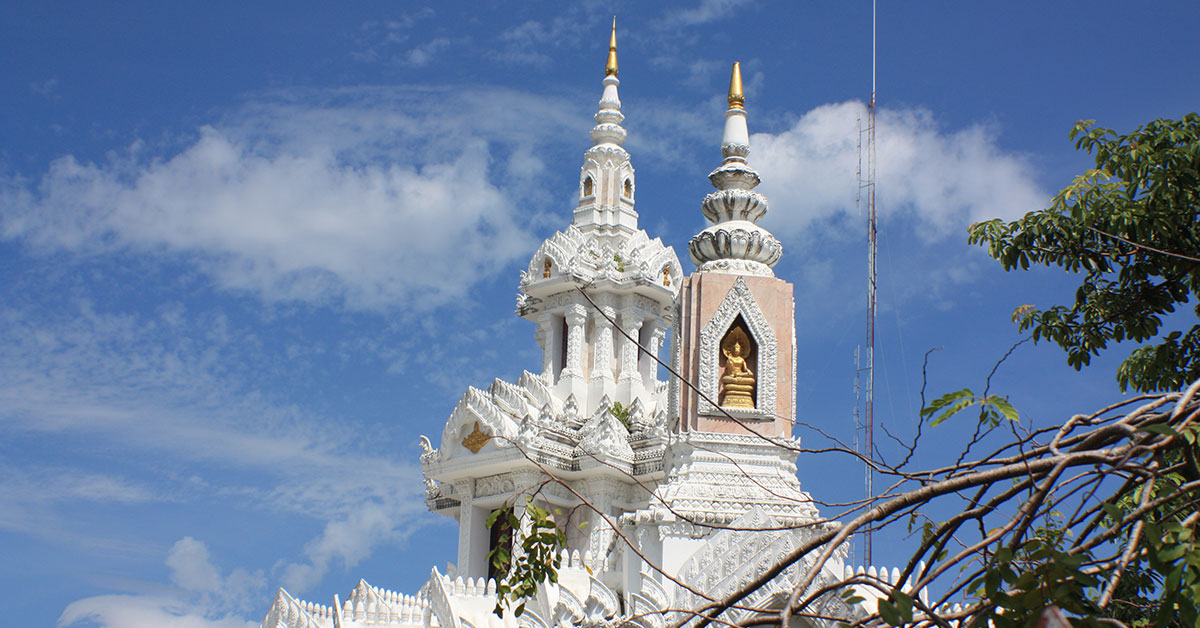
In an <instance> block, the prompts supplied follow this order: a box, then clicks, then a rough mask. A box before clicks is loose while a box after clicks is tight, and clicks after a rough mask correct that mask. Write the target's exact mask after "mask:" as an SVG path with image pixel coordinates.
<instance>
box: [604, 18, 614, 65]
mask: <svg viewBox="0 0 1200 628" xmlns="http://www.w3.org/2000/svg"><path fill="white" fill-rule="evenodd" d="M616 75H617V16H615V15H614V16H613V23H612V36H611V37H609V39H608V63H607V64H605V66H604V76H616Z"/></svg>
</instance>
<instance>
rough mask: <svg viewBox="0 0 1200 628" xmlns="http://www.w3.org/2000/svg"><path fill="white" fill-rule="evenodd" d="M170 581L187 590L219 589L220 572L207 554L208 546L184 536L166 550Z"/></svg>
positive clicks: (210, 590)
mask: <svg viewBox="0 0 1200 628" xmlns="http://www.w3.org/2000/svg"><path fill="white" fill-rule="evenodd" d="M167 567H168V568H170V569H171V582H174V583H175V584H177V585H179V586H181V587H183V588H184V589H187V590H189V591H207V592H214V591H219V590H220V589H221V582H222V580H221V574H220V573H219V572H218V571H217V566H216V565H214V564H212V561H211V560H210V559H209V556H208V547H207V546H205V545H204V543H201V542H200V541H197V540H196V539H193V538H192V537H190V536H185V537H183V538H182V539H179V540H178V541H176V542H175V545H173V546H171V551H169V552H167Z"/></svg>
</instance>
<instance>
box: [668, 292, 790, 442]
mask: <svg viewBox="0 0 1200 628" xmlns="http://www.w3.org/2000/svg"><path fill="white" fill-rule="evenodd" d="M738 277H739V275H733V274H726V273H696V274H693V275H692V276H691V277H688V278H687V279H685V280H684V286H683V290H682V291H681V294H680V320H679V323H678V325H679V333H680V338H681V342H680V356H679V357H680V362H681V363H680V365H679V366H680V375H682V376H683V378H684V379H685V380H686V381H689V382H693V383H696V382H699V381H700V377H701V373H700V355H699V352H700V350H701V349H700V347H701V342H700V333H701V330H703V329H704V327H705V325H707V324H708V322H709V320H711V319H712V318H713V315H714V313H715V312H716V310H717V308H718V307H719V306H720V305H721V302H722V301H723V300H724V299H725V296H726V295H727V294H728V293H729V290H730V288H732V287H733V284H734V282H736V281H737V279H738ZM741 278H742V280H743V281H745V282H746V285H747V287H748V288H749V289H750V293H751V295H753V297H754V300H755V301H756V302H757V304H758V307H759V309H760V310H762V313H763V316H764V317H765V318H766V319H767V322H768V324H769V325H770V327H771V329H772V330H773V331H774V332H775V338H776V340H777V343H778V355H777V356H776V360H777V363H776V369H775V372H776V380H777V382H778V384H777V392H776V403H775V407H774V408H761V407H760V408H758V409H759V410H763V411H766V412H770V413H771V414H773V415H774V417H773V418H766V419H742V422H743V423H745V424H748V425H750V426H752V428H753V429H754V431H756V432H758V433H759V434H762V435H766V436H788V435H790V434H791V432H792V426H793V423H794V421H795V417H794V416H793V409H794V403H793V396H794V395H795V383H794V382H793V381H792V378H793V376H794V373H795V363H796V356H795V342H794V338H795V334H796V324H795V308H796V305H795V299H794V296H793V287H792V284H790V283H788V282H786V281H784V280H782V279H779V278H776V277H753V276H741ZM755 341H756V342H758V341H759V340H758V339H755ZM718 350H719V349H718ZM758 353H759V359H760V360H761V359H762V357H761V356H762V351H761V348H760V350H759V351H758ZM723 362H724V361H723V360H714V361H713V363H714V364H722V363H723ZM718 368H719V367H718ZM762 370H763V369H762V365H761V364H760V365H759V369H758V371H759V372H761V371H762ZM714 376H716V377H720V373H716V374H714ZM759 386H760V388H761V382H760V383H759ZM713 401H714V402H716V401H717V400H716V399H713ZM679 402H680V403H679V408H680V417H681V418H680V429H681V430H697V431H703V432H725V433H748V430H747V429H746V428H745V427H743V426H742V425H740V424H739V423H738V422H736V421H733V420H730V419H729V418H727V417H725V416H706V415H701V414H700V413H699V397H698V396H697V394H696V392H695V391H694V390H692V389H691V388H689V387H687V386H683V387H682V388H681V391H680V400H679Z"/></svg>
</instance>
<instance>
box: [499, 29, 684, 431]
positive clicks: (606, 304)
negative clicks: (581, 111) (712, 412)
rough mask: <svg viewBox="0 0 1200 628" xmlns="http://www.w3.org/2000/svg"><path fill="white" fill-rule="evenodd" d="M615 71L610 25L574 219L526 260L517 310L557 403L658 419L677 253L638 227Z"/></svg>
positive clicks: (677, 269)
mask: <svg viewBox="0 0 1200 628" xmlns="http://www.w3.org/2000/svg"><path fill="white" fill-rule="evenodd" d="M617 72H618V68H617V34H616V27H615V25H614V28H613V33H612V37H611V39H610V40H609V50H608V63H607V65H606V67H605V74H604V93H603V95H602V96H601V97H600V104H599V106H600V109H599V111H598V112H597V113H596V116H595V118H596V126H594V127H592V133H591V139H592V142H594V145H593V146H592V147H591V148H589V149H588V150H587V152H586V153H584V160H583V167H582V168H581V169H580V173H579V203H578V205H577V206H576V208H575V216H574V219H573V220H572V223H571V226H570V227H568V228H567V229H566V231H561V232H559V233H556V234H554V235H553V236H551V237H550V238H549V239H548V240H546V241H545V242H544V243H543V244H542V246H541V247H540V248H538V250H537V253H535V254H534V256H533V259H532V260H530V262H529V268H528V270H527V271H526V272H525V273H523V274H522V276H521V295H520V296H519V297H518V299H517V312H518V313H519V314H520V315H521V316H523V317H525V318H527V319H529V320H531V321H534V322H535V323H537V325H538V344H540V345H541V347H542V377H543V378H544V379H545V380H546V382H547V383H548V384H549V385H550V386H551V387H553V389H554V390H555V391H556V392H557V393H559V394H560V395H561V396H562V397H563V398H564V399H567V398H573V399H574V403H575V404H576V405H577V406H578V407H579V408H580V411H582V412H584V413H591V412H594V411H595V409H596V408H597V407H599V406H607V405H609V404H610V403H612V402H617V403H620V404H622V405H623V406H630V405H632V404H638V405H639V406H640V408H641V409H642V410H643V411H644V412H648V413H651V414H653V413H656V412H660V411H665V404H664V403H663V402H664V401H665V397H663V396H662V395H661V394H660V393H661V392H662V391H659V390H658V387H659V381H658V378H657V373H658V365H657V364H656V363H655V361H654V360H653V358H652V357H651V356H652V355H657V354H658V351H659V349H660V348H661V347H662V346H663V340H664V339H665V337H666V332H667V329H668V327H669V326H670V315H671V309H672V306H673V304H674V301H675V295H676V294H677V293H678V291H679V282H680V280H681V278H682V276H683V270H682V268H681V267H680V265H679V260H678V258H677V257H676V256H675V252H674V250H672V249H670V248H669V247H666V246H664V245H663V243H662V241H661V240H659V239H658V238H655V239H653V240H652V239H650V237H649V236H648V235H646V232H645V231H642V230H639V229H638V222H637V220H638V214H637V212H636V211H634V194H635V193H636V190H637V184H636V182H635V179H634V172H633V164H631V163H630V161H629V153H628V152H626V150H625V149H624V148H622V146H621V143H622V142H624V141H625V136H626V131H625V128H624V127H622V126H621V122H623V121H624V120H625V116H624V115H623V114H622V113H621V99H620V96H619V95H618V94H617V86H618V85H620V83H621V81H620V80H619V79H618V78H617ZM585 287H586V291H587V296H585V295H584V294H583V293H582V292H581V289H583V288H585ZM638 345H641V346H643V347H647V348H648V351H641V350H639V349H638Z"/></svg>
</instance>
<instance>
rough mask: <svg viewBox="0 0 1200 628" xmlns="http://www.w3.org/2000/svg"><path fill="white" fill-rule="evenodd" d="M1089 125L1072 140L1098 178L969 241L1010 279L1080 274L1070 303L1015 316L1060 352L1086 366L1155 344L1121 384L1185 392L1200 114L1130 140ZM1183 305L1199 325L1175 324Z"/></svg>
mask: <svg viewBox="0 0 1200 628" xmlns="http://www.w3.org/2000/svg"><path fill="white" fill-rule="evenodd" d="M1093 124H1094V121H1091V120H1088V121H1081V122H1078V123H1077V124H1076V125H1075V127H1074V128H1073V129H1072V130H1071V139H1072V140H1074V141H1075V146H1076V148H1077V149H1080V150H1084V151H1087V152H1088V153H1090V154H1094V155H1095V162H1096V167H1095V168H1094V169H1090V170H1088V171H1087V172H1085V173H1083V174H1081V175H1079V176H1078V177H1076V178H1075V180H1074V182H1073V183H1071V185H1069V186H1067V187H1066V188H1065V189H1063V190H1062V191H1061V192H1059V193H1058V194H1057V195H1056V196H1055V197H1054V198H1053V200H1052V201H1051V205H1050V207H1048V208H1046V209H1042V210H1038V211H1033V212H1030V213H1028V214H1026V215H1025V216H1024V217H1022V218H1020V219H1018V220H1014V221H1012V222H1005V221H1003V220H999V219H996V220H989V221H986V222H980V223H976V224H974V225H972V226H971V227H970V229H969V240H970V242H971V243H972V244H979V245H986V246H987V247H988V252H989V253H990V254H991V256H992V257H994V258H995V259H996V260H998V261H999V262H1000V263H1001V264H1002V265H1003V266H1004V268H1005V270H1013V269H1017V268H1020V269H1022V270H1026V269H1028V268H1029V267H1030V266H1031V265H1044V266H1057V267H1060V268H1063V269H1064V270H1067V271H1069V272H1072V273H1082V274H1083V281H1082V283H1081V284H1080V286H1079V288H1078V289H1077V290H1076V292H1075V302H1074V303H1073V304H1071V305H1055V306H1051V307H1047V308H1044V309H1043V308H1038V307H1034V306H1022V307H1020V308H1017V311H1016V312H1014V314H1013V318H1014V320H1015V321H1016V322H1018V323H1019V325H1020V328H1021V330H1022V331H1026V330H1030V331H1032V334H1033V338H1034V339H1035V341H1037V340H1041V339H1046V340H1050V341H1052V342H1054V343H1056V344H1058V345H1059V346H1061V347H1062V348H1063V349H1064V350H1065V351H1066V352H1067V363H1068V364H1070V365H1071V366H1073V367H1075V368H1076V369H1079V368H1082V367H1083V366H1085V365H1087V364H1088V363H1089V362H1090V360H1091V358H1092V356H1094V355H1097V354H1099V353H1100V352H1101V351H1102V350H1104V349H1105V348H1106V347H1107V346H1108V343H1109V342H1120V341H1124V340H1132V341H1135V342H1140V343H1146V342H1147V341H1151V340H1153V342H1149V343H1147V344H1143V345H1142V346H1140V347H1138V348H1136V349H1134V350H1133V352H1132V353H1131V354H1130V355H1129V357H1127V358H1126V359H1125V360H1124V362H1122V363H1121V365H1120V367H1119V368H1118V370H1117V381H1118V382H1119V383H1120V385H1121V388H1122V389H1123V390H1125V389H1129V388H1133V389H1135V390H1139V391H1144V392H1147V391H1155V390H1177V389H1179V388H1182V387H1184V386H1186V385H1187V384H1188V383H1189V382H1191V381H1193V380H1195V379H1197V378H1198V377H1200V321H1198V320H1197V319H1200V298H1197V297H1200V221H1198V218H1200V116H1198V115H1197V114H1195V113H1191V114H1188V115H1186V116H1184V117H1183V118H1182V119H1181V120H1156V121H1154V122H1151V123H1149V124H1146V125H1144V126H1141V127H1138V128H1137V129H1136V130H1134V131H1133V132H1132V133H1129V134H1127V135H1119V134H1117V133H1115V132H1114V131H1111V130H1109V129H1105V128H1100V127H1095V126H1093ZM1186 306H1192V307H1193V313H1194V314H1195V317H1196V318H1192V317H1191V316H1187V317H1186V320H1184V319H1185V317H1184V316H1171V314H1172V313H1174V312H1175V310H1176V308H1177V307H1186ZM1188 322H1192V323H1193V324H1192V325H1191V326H1190V327H1188V326H1187V323H1188ZM1160 334H1161V335H1160Z"/></svg>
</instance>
